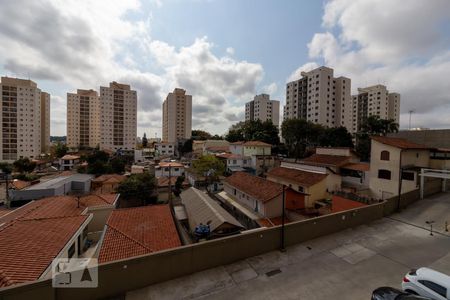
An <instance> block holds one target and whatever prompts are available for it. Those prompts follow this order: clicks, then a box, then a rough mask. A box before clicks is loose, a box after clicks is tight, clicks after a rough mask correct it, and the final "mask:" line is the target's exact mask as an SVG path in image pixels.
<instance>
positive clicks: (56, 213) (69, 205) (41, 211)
mask: <svg viewBox="0 0 450 300" xmlns="http://www.w3.org/2000/svg"><path fill="white" fill-rule="evenodd" d="M116 197H117V194H101V195H87V196H82V197H80V207H78V198H77V197H74V196H54V197H47V198H43V199H40V200H35V201H32V202H30V203H28V204H26V205H24V206H21V207H19V208H17V209H15V210H14V211H12V212H11V213H9V214H6V215H4V216H2V217H0V226H1V224H2V223H7V222H10V221H13V220H19V219H21V220H31V219H43V218H55V217H65V216H74V215H80V214H81V213H82V212H83V211H84V210H85V209H86V207H94V206H103V205H112V204H113V203H114V201H115V199H116Z"/></svg>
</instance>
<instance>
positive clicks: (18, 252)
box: [0, 215, 89, 287]
mask: <svg viewBox="0 0 450 300" xmlns="http://www.w3.org/2000/svg"><path fill="white" fill-rule="evenodd" d="M88 217H89V216H87V215H83V216H81V215H78V216H70V217H60V218H48V219H30V220H15V221H13V222H10V223H8V224H7V225H5V226H2V227H0V257H1V259H0V287H5V286H9V285H12V284H17V283H21V282H27V281H34V280H37V279H39V277H40V276H41V275H42V274H43V272H44V271H45V270H46V269H47V267H48V266H49V265H50V264H51V263H52V260H53V259H54V258H55V257H56V256H57V255H58V254H59V253H60V251H61V250H62V249H63V248H64V246H65V245H66V244H67V243H68V242H69V240H70V239H71V238H72V237H73V235H74V234H75V233H76V232H77V231H78V229H79V228H80V226H81V225H82V224H83V223H84V222H85V221H86V220H87V218H88Z"/></svg>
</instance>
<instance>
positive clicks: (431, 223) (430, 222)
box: [425, 221, 434, 235]
mask: <svg viewBox="0 0 450 300" xmlns="http://www.w3.org/2000/svg"><path fill="white" fill-rule="evenodd" d="M425 223H427V224H428V225H430V235H433V223H434V221H426V222H425Z"/></svg>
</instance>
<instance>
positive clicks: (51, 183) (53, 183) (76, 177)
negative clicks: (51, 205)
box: [23, 174, 94, 190]
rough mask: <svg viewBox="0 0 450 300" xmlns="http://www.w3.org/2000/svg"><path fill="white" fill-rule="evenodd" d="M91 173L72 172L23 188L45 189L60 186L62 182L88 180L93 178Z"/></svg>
mask: <svg viewBox="0 0 450 300" xmlns="http://www.w3.org/2000/svg"><path fill="white" fill-rule="evenodd" d="M93 178H94V176H93V175H88V174H73V175H69V176H60V177H56V178H52V179H50V180H47V181H44V182H40V183H38V184H34V185H31V186H29V187H27V188H24V189H23V190H45V189H52V188H57V187H60V186H61V185H63V184H66V183H67V182H71V181H88V180H91V179H93Z"/></svg>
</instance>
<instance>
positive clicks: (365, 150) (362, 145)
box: [356, 115, 398, 161]
mask: <svg viewBox="0 0 450 300" xmlns="http://www.w3.org/2000/svg"><path fill="white" fill-rule="evenodd" d="M392 132H398V123H396V122H395V121H394V120H384V119H380V117H379V116H375V115H373V116H370V117H368V118H367V120H366V121H365V122H364V123H363V124H362V125H361V130H360V131H359V132H358V133H357V134H356V152H357V153H358V155H359V156H360V157H361V160H363V161H368V160H370V148H371V147H370V146H371V142H370V137H371V136H374V135H378V136H380V135H381V136H386V135H387V134H388V133H392Z"/></svg>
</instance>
